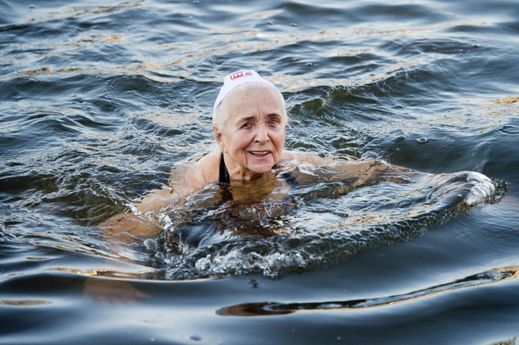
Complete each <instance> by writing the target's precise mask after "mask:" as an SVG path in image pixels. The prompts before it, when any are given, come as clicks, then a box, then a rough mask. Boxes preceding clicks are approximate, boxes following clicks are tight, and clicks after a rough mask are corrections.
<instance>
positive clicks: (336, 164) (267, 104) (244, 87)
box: [101, 70, 393, 235]
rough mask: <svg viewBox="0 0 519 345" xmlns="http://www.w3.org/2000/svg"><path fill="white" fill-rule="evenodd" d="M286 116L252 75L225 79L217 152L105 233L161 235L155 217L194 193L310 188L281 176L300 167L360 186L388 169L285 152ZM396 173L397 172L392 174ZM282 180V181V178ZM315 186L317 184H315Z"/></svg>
mask: <svg viewBox="0 0 519 345" xmlns="http://www.w3.org/2000/svg"><path fill="white" fill-rule="evenodd" d="M287 121H288V117H287V113H286V109H285V102H284V99H283V95H282V94H281V92H280V91H279V90H278V89H277V88H276V87H275V86H274V85H273V84H272V83H271V82H269V81H268V80H266V79H264V78H262V77H261V76H260V75H259V74H258V73H256V72H255V71H252V70H241V71H236V72H234V73H231V74H229V75H227V76H226V77H225V80H224V84H223V86H222V88H221V89H220V92H219V94H218V97H217V98H216V101H215V103H214V107H213V133H214V137H215V141H216V143H217V147H216V149H215V150H214V151H213V152H210V153H208V154H207V155H205V156H203V157H202V158H201V159H199V160H198V161H195V162H193V163H189V164H185V165H183V166H181V167H178V168H176V169H174V170H173V172H172V175H171V184H170V187H169V188H165V189H162V190H160V191H154V192H151V193H150V194H148V195H147V196H145V197H144V198H143V199H142V200H141V201H140V202H137V203H136V204H135V209H134V215H130V214H122V215H117V216H114V217H112V218H110V219H109V220H107V221H106V222H104V223H103V224H102V225H101V227H102V228H104V229H111V230H114V229H116V230H117V231H125V232H129V233H132V234H135V235H150V234H154V233H158V232H159V231H160V230H161V226H160V224H159V223H158V222H157V221H154V220H153V217H144V216H139V214H141V215H143V214H148V215H149V214H150V213H153V212H156V211H159V210H160V209H161V208H164V207H167V206H170V205H171V204H174V203H176V202H179V200H181V199H182V196H186V195H188V194H190V193H192V192H196V191H198V190H201V189H203V188H204V187H206V186H208V185H211V184H215V183H220V184H222V185H227V186H233V185H241V186H243V185H246V186H247V184H251V185H255V186H258V185H262V184H265V185H273V184H272V183H270V182H272V181H273V180H274V181H278V180H285V181H281V183H285V184H286V183H288V184H297V183H308V182H309V181H305V177H304V176H301V175H300V176H297V174H293V175H291V176H289V177H288V178H287V174H283V176H284V177H282V176H281V175H280V174H277V173H276V172H277V171H279V170H280V168H283V167H297V166H299V165H301V164H305V165H311V166H314V167H317V166H326V170H327V174H325V175H326V176H325V177H326V179H327V180H330V179H337V180H352V185H353V186H355V185H359V184H362V183H364V182H365V181H367V180H369V179H371V178H373V177H374V176H376V175H378V174H380V173H381V172H382V171H385V170H387V169H388V168H389V166H388V165H386V164H383V163H380V162H378V163H377V162H374V161H373V160H368V161H344V160H342V161H331V160H326V159H323V158H321V157H319V156H318V155H315V154H307V153H298V152H292V151H287V150H285V149H284V144H285V136H286V127H287ZM391 170H393V169H391ZM278 175H280V176H278ZM314 182H315V181H314Z"/></svg>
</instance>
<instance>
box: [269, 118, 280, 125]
mask: <svg viewBox="0 0 519 345" xmlns="http://www.w3.org/2000/svg"><path fill="white" fill-rule="evenodd" d="M278 125H279V120H270V121H269V126H271V127H277V126H278Z"/></svg>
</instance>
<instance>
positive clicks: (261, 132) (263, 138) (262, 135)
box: [254, 126, 269, 143]
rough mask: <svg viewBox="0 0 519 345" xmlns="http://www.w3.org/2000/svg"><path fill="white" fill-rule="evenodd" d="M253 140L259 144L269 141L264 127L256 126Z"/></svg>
mask: <svg viewBox="0 0 519 345" xmlns="http://www.w3.org/2000/svg"><path fill="white" fill-rule="evenodd" d="M254 140H255V141H257V142H259V143H265V142H267V141H269V135H268V130H267V128H266V127H265V126H256V133H255V137H254Z"/></svg>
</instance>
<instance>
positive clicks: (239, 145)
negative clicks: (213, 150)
mask: <svg viewBox="0 0 519 345" xmlns="http://www.w3.org/2000/svg"><path fill="white" fill-rule="evenodd" d="M220 107H222V108H221V111H222V112H223V113H222V114H224V115H225V117H224V120H223V122H222V123H221V126H218V125H217V126H215V128H214V131H215V137H216V141H217V143H218V145H219V146H220V149H221V150H222V152H224V154H225V162H226V164H227V165H228V168H229V172H230V174H231V178H232V177H233V175H234V174H240V175H241V176H240V178H245V179H247V178H251V177H253V176H255V175H259V174H263V173H266V172H268V171H270V170H271V169H272V167H273V166H274V165H275V164H277V163H279V161H280V160H281V155H282V153H283V146H284V144H285V133H286V132H285V130H286V123H287V116H286V113H285V109H284V103H283V99H282V96H281V95H280V94H279V92H277V91H276V90H274V89H273V88H271V87H268V86H265V85H261V84H253V83H251V84H244V85H242V86H240V87H237V88H236V89H235V90H233V91H232V92H231V93H230V94H229V95H227V97H225V99H224V100H223V102H222V103H221V105H220Z"/></svg>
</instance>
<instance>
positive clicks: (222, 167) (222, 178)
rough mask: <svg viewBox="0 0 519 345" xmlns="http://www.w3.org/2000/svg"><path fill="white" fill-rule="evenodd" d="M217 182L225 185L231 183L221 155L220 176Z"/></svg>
mask: <svg viewBox="0 0 519 345" xmlns="http://www.w3.org/2000/svg"><path fill="white" fill-rule="evenodd" d="M218 182H220V183H227V184H229V183H231V177H230V176H229V171H227V167H226V166H225V161H224V159H223V153H222V155H221V156H220V175H219V177H218Z"/></svg>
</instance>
